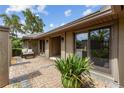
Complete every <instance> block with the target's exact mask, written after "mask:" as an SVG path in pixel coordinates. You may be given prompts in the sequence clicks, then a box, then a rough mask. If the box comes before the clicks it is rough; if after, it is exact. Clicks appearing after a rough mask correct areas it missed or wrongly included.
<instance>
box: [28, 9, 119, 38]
mask: <svg viewBox="0 0 124 93" xmlns="http://www.w3.org/2000/svg"><path fill="white" fill-rule="evenodd" d="M117 18H118V15H117V14H115V13H113V11H112V9H111V8H109V9H107V10H103V11H97V12H95V13H92V14H90V15H88V16H85V17H83V18H80V19H78V20H75V21H73V22H70V23H68V24H65V25H63V26H60V27H58V28H55V29H53V30H51V31H49V32H46V33H42V34H39V35H37V36H35V37H33V38H30V39H39V38H44V37H47V36H50V35H52V34H56V33H63V32H67V31H74V30H77V29H81V28H87V27H91V26H93V25H97V24H98V25H99V24H102V23H105V22H111V21H113V20H116V19H117Z"/></svg>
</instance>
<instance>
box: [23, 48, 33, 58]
mask: <svg viewBox="0 0 124 93" xmlns="http://www.w3.org/2000/svg"><path fill="white" fill-rule="evenodd" d="M28 56H33V57H35V53H34V52H33V50H32V49H27V48H25V49H22V58H27V57H28Z"/></svg>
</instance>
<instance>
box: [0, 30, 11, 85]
mask: <svg viewBox="0 0 124 93" xmlns="http://www.w3.org/2000/svg"><path fill="white" fill-rule="evenodd" d="M8 40H9V33H8V32H7V31H0V87H3V86H5V85H7V84H8V83H9V71H8V65H9V64H8Z"/></svg>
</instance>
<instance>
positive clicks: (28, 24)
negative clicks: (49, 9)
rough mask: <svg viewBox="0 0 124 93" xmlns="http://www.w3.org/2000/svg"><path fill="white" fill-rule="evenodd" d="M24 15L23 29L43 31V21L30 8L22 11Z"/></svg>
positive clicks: (31, 31)
mask: <svg viewBox="0 0 124 93" xmlns="http://www.w3.org/2000/svg"><path fill="white" fill-rule="evenodd" d="M22 13H23V15H24V17H25V25H24V26H23V29H24V30H25V31H26V32H28V33H35V32H43V27H44V23H43V21H42V19H40V18H39V16H36V15H35V14H33V13H32V12H31V11H30V9H26V10H25V11H23V12H22Z"/></svg>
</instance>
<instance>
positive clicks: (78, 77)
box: [55, 55, 92, 88]
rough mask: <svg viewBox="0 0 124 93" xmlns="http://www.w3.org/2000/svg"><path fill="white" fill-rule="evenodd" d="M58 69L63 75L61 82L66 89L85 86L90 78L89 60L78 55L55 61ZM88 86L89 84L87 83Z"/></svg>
mask: <svg viewBox="0 0 124 93" xmlns="http://www.w3.org/2000/svg"><path fill="white" fill-rule="evenodd" d="M55 63H56V67H57V69H58V70H59V71H60V73H61V74H62V76H61V81H62V84H63V87H65V88H80V87H81V86H82V85H83V86H85V84H86V83H87V82H86V80H87V79H82V77H83V78H88V79H89V80H91V81H92V79H91V78H90V77H89V71H90V69H91V64H90V62H89V59H88V58H80V57H78V56H76V55H70V56H69V57H68V58H67V59H62V58H61V59H57V60H56V61H55ZM87 84H88V83H87Z"/></svg>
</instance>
